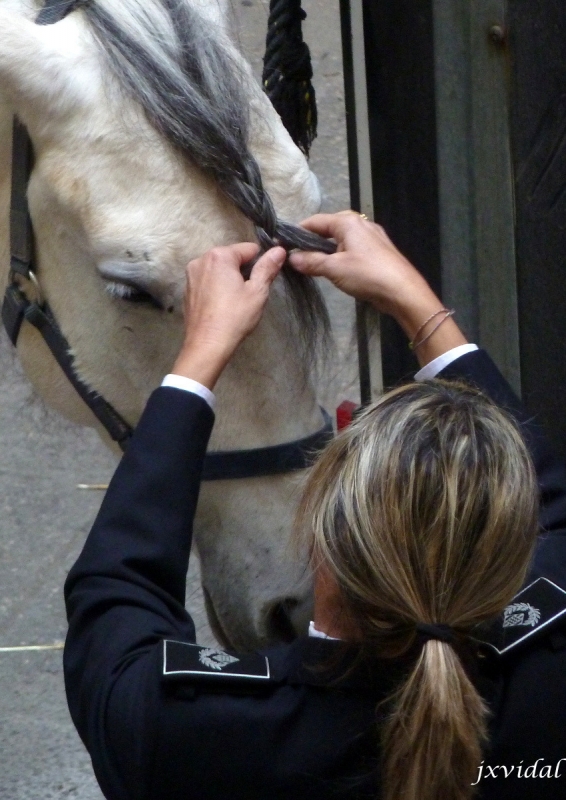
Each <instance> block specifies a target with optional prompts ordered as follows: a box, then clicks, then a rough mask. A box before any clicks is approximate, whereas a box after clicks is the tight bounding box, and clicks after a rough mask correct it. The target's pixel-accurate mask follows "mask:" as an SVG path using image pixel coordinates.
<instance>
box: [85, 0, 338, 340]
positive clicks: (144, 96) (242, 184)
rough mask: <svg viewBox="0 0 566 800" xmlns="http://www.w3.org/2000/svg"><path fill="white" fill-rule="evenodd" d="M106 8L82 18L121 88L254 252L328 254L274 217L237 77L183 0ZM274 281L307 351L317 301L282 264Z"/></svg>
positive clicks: (320, 309)
mask: <svg viewBox="0 0 566 800" xmlns="http://www.w3.org/2000/svg"><path fill="white" fill-rule="evenodd" d="M152 5H154V6H155V7H154V9H153V10H152ZM128 6H131V11H132V21H131V24H130V25H127V24H125V19H126V17H125V16H124V12H125V11H126V13H128V8H127V7H128ZM110 8H111V6H110V4H107V3H105V2H97V0H93V2H90V3H87V4H86V6H85V7H84V12H85V14H86V15H87V18H88V20H89V23H90V25H91V27H92V30H93V33H94V35H95V36H96V38H97V40H98V42H99V45H100V47H101V49H102V51H103V53H104V54H105V56H106V58H107V61H108V64H109V66H110V68H111V70H112V72H113V73H114V75H115V76H116V77H117V79H118V81H119V83H120V85H121V86H122V87H123V88H124V90H125V91H127V93H128V94H129V95H130V97H131V98H132V99H133V100H135V101H136V102H137V103H139V104H140V105H141V106H142V108H143V109H144V111H145V114H146V116H147V118H148V120H149V122H150V124H151V125H152V126H153V127H154V128H155V129H156V130H157V131H158V132H159V133H160V134H161V135H162V136H163V137H164V138H165V139H166V140H167V141H168V142H170V143H171V144H172V145H173V146H174V147H175V148H176V150H177V151H178V152H179V153H180V154H181V155H182V156H183V157H184V158H186V159H188V160H190V161H191V162H192V163H193V164H195V165H196V166H197V167H199V168H200V169H202V170H203V171H204V172H205V173H206V174H208V175H209V176H211V177H212V178H213V180H214V181H215V183H216V184H217V186H218V187H219V188H220V189H221V191H222V192H223V193H224V194H225V196H226V197H227V198H228V199H229V200H230V201H231V202H232V203H234V205H235V206H236V207H237V208H238V209H239V210H240V211H241V212H242V213H243V214H244V215H245V216H246V217H247V218H248V219H250V220H251V221H252V222H253V224H254V226H255V230H256V235H257V238H258V241H259V243H260V246H261V247H262V249H267V248H269V247H272V246H273V245H274V244H275V243H277V244H281V245H283V246H284V247H285V248H286V249H287V250H291V249H293V248H296V247H298V248H301V249H305V250H324V251H326V252H333V250H334V246H333V245H332V244H331V243H329V242H328V241H327V240H326V239H322V238H321V237H319V236H317V235H316V234H312V233H310V232H308V231H305V230H304V229H302V228H299V227H298V226H295V225H291V224H290V223H287V222H284V221H282V220H280V219H278V217H277V215H276V212H275V209H274V207H273V203H272V201H271V198H270V197H269V194H268V193H267V191H266V190H265V188H264V186H263V182H262V178H261V174H260V170H259V166H258V164H257V161H256V160H255V158H254V157H253V155H252V154H251V152H250V150H249V147H248V129H249V118H248V106H249V98H248V96H247V93H246V88H245V87H246V79H245V77H244V75H243V73H242V69H241V67H240V65H239V64H238V63H237V62H236V61H235V59H234V58H233V56H232V55H231V53H230V52H229V50H228V48H226V47H225V46H224V45H223V43H222V40H221V38H220V37H218V36H214V35H211V32H210V28H211V25H210V23H209V22H208V21H207V20H205V19H204V17H203V16H201V14H199V13H198V11H196V10H195V9H194V8H191V6H190V4H189V3H188V2H187V0H155V4H152V3H144V4H139V3H137V4H133V3H127V2H124V3H122V4H121V7H120V14H119V15H118V14H114V13H113V12H112V11H110V10H109V9H110ZM134 15H135V16H134ZM283 275H284V278H285V280H286V284H287V288H288V290H289V296H290V299H291V301H292V307H293V310H294V312H295V314H296V317H297V319H298V321H299V322H300V331H301V335H302V337H303V338H304V339H305V341H306V342H307V344H312V343H313V340H314V339H315V337H316V334H317V332H318V331H319V330H320V328H322V330H323V331H324V332H325V333H326V332H327V330H328V325H329V323H328V315H327V311H326V306H325V304H324V301H323V299H322V297H321V295H320V293H319V290H318V288H317V287H316V285H315V283H314V281H313V280H312V279H310V278H307V277H305V276H303V275H300V274H299V273H297V272H295V271H294V270H293V269H291V268H290V267H289V266H286V267H284V270H283Z"/></svg>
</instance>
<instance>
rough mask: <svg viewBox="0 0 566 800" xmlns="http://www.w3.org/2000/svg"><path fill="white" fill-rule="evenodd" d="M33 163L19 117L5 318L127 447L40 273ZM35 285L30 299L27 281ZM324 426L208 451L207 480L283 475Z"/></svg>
mask: <svg viewBox="0 0 566 800" xmlns="http://www.w3.org/2000/svg"><path fill="white" fill-rule="evenodd" d="M86 2H88V0H66V1H65V0H46V2H45V4H44V6H43V8H42V10H41V12H40V14H39V16H38V17H37V20H36V22H37V24H39V25H50V24H53V23H55V22H58V21H59V20H61V19H63V18H64V17H65V16H67V14H69V13H70V12H71V11H73V10H74V9H75V8H77V7H79V6H81V5H85V3H86ZM32 169H33V147H32V143H31V140H30V137H29V134H28V132H27V130H26V128H25V127H24V126H23V125H22V124H21V123H20V122H18V120H14V127H13V139H12V196H11V207H10V249H11V258H10V276H9V283H8V288H7V289H6V292H5V295H4V301H3V303H2V321H3V323H4V327H5V328H6V331H7V333H8V336H9V337H10V340H11V342H12V344H13V345H14V347H15V346H16V345H17V342H18V337H19V333H20V329H21V326H22V323H23V322H24V320H25V321H26V322H29V323H30V324H32V325H33V326H34V327H35V328H36V329H37V330H38V331H39V333H40V334H41V336H42V338H43V340H44V342H45V343H46V345H47V346H48V348H49V350H50V351H51V354H52V355H53V357H54V358H55V360H56V361H57V363H58V364H59V366H60V367H61V369H62V370H63V372H64V373H65V376H66V377H67V379H68V380H69V382H70V383H71V384H72V386H73V388H74V389H75V390H76V392H77V393H78V395H79V396H80V398H81V399H82V400H83V401H84V403H86V405H87V406H88V407H89V408H90V410H91V411H92V412H93V414H94V415H95V417H96V418H97V420H98V421H99V422H100V424H101V425H102V426H103V427H104V428H105V429H106V431H107V433H108V435H109V436H110V437H111V438H112V439H113V441H115V442H117V444H118V445H119V446H120V447H121V449H122V450H123V451H124V450H125V449H126V447H127V445H128V442H129V440H130V439H131V437H132V434H133V428H132V426H131V425H130V424H129V423H128V422H126V420H124V419H123V418H122V416H121V415H120V414H119V413H118V412H117V411H116V409H115V408H113V406H112V405H111V404H110V403H109V402H108V401H107V400H105V399H104V397H102V395H100V394H99V393H98V392H96V391H95V390H93V389H91V388H90V387H89V386H87V384H85V383H84V382H83V381H82V380H81V378H80V377H79V375H78V374H77V372H76V370H75V367H74V359H73V356H72V355H71V347H70V345H69V343H68V341H67V339H66V338H65V336H64V335H63V332H62V331H61V329H60V327H59V325H58V324H57V321H56V319H55V317H54V316H53V313H52V311H51V309H50V308H49V305H48V304H47V302H46V301H45V300H44V298H43V295H42V292H41V286H40V283H39V281H38V279H37V276H36V270H35V268H34V266H35V246H34V233H33V226H32V222H31V217H30V213H29V207H28V201H27V187H28V182H29V178H30V175H31V171H32ZM23 282H27V283H28V284H29V287H28V288H31V289H32V292H33V294H34V296H35V299H34V300H29V299H28V297H27V295H26V293H25V292H24V290H23V286H22V283H23ZM320 410H321V413H322V415H323V418H324V426H323V427H322V428H321V429H320V430H318V431H316V432H315V433H313V434H311V435H310V436H307V437H305V438H303V439H297V440H296V441H293V442H287V443H285V444H280V445H273V446H270V447H260V448H254V449H250V450H226V451H215V452H210V453H207V454H206V457H205V461H204V468H203V475H202V477H203V480H208V481H213V480H228V479H232V478H254V477H262V476H266V475H278V474H281V473H283V472H292V471H295V470H300V469H305V468H306V467H308V466H310V464H311V463H312V460H313V456H314V455H315V453H316V451H318V450H320V449H321V448H322V447H324V446H325V444H327V442H328V441H329V440H330V439H331V438H332V435H333V427H332V420H331V418H330V416H329V415H328V413H327V412H326V411H325V410H324V409H323V408H321V409H320Z"/></svg>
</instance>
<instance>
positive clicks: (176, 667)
mask: <svg viewBox="0 0 566 800" xmlns="http://www.w3.org/2000/svg"><path fill="white" fill-rule="evenodd" d="M270 678H271V675H270V668H269V661H268V659H267V658H266V657H265V656H260V655H256V654H253V653H252V654H245V655H238V656H233V655H231V654H230V653H226V652H225V651H224V650H217V649H216V648H215V647H203V646H202V645H200V644H191V643H190V642H179V641H175V640H173V639H165V640H164V641H163V679H164V680H166V681H169V680H172V681H174V680H185V681H186V680H188V679H190V680H191V681H192V682H206V681H210V680H212V681H220V682H223V681H227V682H232V683H234V682H235V683H240V684H249V683H253V682H254V681H255V682H260V683H264V682H266V681H269V680H270Z"/></svg>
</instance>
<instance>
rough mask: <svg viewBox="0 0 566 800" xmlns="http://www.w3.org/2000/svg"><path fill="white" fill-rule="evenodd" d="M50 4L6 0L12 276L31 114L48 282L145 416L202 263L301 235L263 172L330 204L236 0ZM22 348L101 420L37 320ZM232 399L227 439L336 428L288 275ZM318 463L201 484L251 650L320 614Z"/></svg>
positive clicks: (205, 514) (234, 375)
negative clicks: (17, 132)
mask: <svg viewBox="0 0 566 800" xmlns="http://www.w3.org/2000/svg"><path fill="white" fill-rule="evenodd" d="M40 6H41V3H40V2H35V1H34V0H0V225H1V227H0V290H1V291H2V293H3V291H4V288H5V286H6V284H7V281H8V271H9V270H8V264H9V255H8V249H9V248H8V239H9V236H8V208H9V194H10V171H11V170H10V163H11V162H10V151H11V126H12V116H13V114H17V116H18V117H19V118H20V120H21V121H23V123H24V124H25V125H26V127H27V129H28V131H29V133H30V136H31V139H32V142H33V146H34V152H35V167H34V170H33V174H32V178H31V181H30V184H29V191H28V197H29V202H30V209H31V216H32V220H33V224H34V230H35V234H36V242H37V261H36V264H37V276H38V279H39V281H40V284H41V289H42V292H43V294H44V296H45V298H46V299H47V301H48V303H49V305H50V307H51V309H52V311H53V313H54V316H55V317H56V319H57V322H58V324H59V326H60V328H61V329H62V331H63V333H64V335H65V337H66V339H67V341H68V342H69V343H70V346H71V348H72V354H73V356H74V364H75V369H76V370H77V372H78V374H79V375H80V377H81V379H82V380H83V381H84V382H85V383H86V384H87V385H88V386H89V387H92V388H93V389H95V390H96V391H98V392H99V393H100V394H101V395H103V396H104V397H105V398H106V399H107V400H108V401H109V402H110V403H111V404H112V406H113V407H114V408H115V409H116V410H117V411H118V412H119V413H120V414H121V415H122V416H123V417H124V419H125V420H127V422H128V423H130V424H132V425H135V423H136V421H137V420H138V418H139V416H140V414H141V412H142V410H143V408H144V405H145V403H146V401H147V399H148V396H149V394H150V392H151V391H152V390H153V389H154V388H155V387H156V386H158V385H159V383H160V381H161V379H162V377H163V375H164V374H166V373H167V372H168V371H169V369H170V367H171V364H172V363H173V360H174V357H175V354H176V351H177V348H178V347H179V345H180V342H181V336H182V330H183V326H182V297H183V293H184V288H185V281H184V266H185V264H186V263H187V261H189V260H190V259H191V258H194V257H195V256H197V255H199V254H201V253H203V252H204V251H206V250H207V249H209V248H211V247H213V246H216V245H224V244H228V243H232V242H235V241H240V240H245V239H248V240H250V239H253V238H254V237H259V239H260V241H263V242H265V243H268V242H269V241H270V240H271V237H273V236H274V235H276V236H278V237H279V238H280V239H283V240H286V241H287V244H288V245H289V246H292V245H293V242H294V241H295V239H294V237H296V232H293V230H292V229H291V228H290V227H289V226H285V225H284V224H281V223H280V222H278V221H276V220H275V216H274V214H273V209H272V207H271V206H270V203H269V199H268V196H267V194H266V193H265V192H264V191H263V189H262V186H261V180H263V184H264V185H265V187H266V189H267V190H268V192H269V196H270V197H271V198H272V199H273V203H274V206H275V208H276V209H277V217H278V218H279V219H284V220H287V221H290V222H293V221H294V222H296V221H297V220H299V219H301V218H304V217H305V216H307V215H309V214H311V213H313V212H315V211H316V210H317V209H318V207H319V201H320V197H319V188H318V184H317V181H316V179H315V178H314V176H313V175H312V173H311V172H310V171H309V169H308V166H307V164H306V161H305V159H304V157H303V156H302V154H301V153H300V152H299V150H298V149H297V148H296V147H295V146H294V145H293V143H292V142H291V140H290V138H289V136H288V134H287V132H286V131H285V129H284V128H283V126H282V124H281V122H280V120H279V117H278V116H277V114H276V113H275V112H274V110H273V108H272V107H271V105H270V103H269V102H268V100H267V99H266V97H265V95H264V94H263V93H262V91H261V90H260V88H259V87H258V86H257V85H256V83H255V81H254V80H253V78H252V77H251V74H250V70H249V68H248V66H247V65H246V63H245V62H244V60H243V59H242V57H241V55H240V54H239V52H238V51H237V49H236V48H235V46H234V45H233V44H232V42H231V40H230V38H229V34H228V22H227V19H228V17H227V10H226V8H225V6H224V2H222V1H221V0H143V2H142V0H119V1H117V0H92V1H91V2H90V3H88V4H87V5H85V6H84V7H82V8H78V9H76V10H74V11H73V12H72V13H70V14H69V15H68V16H66V17H65V18H64V19H63V20H62V21H60V22H57V23H56V24H53V25H47V26H39V25H36V24H34V22H33V20H34V19H35V18H36V16H37V13H38V11H39V8H40ZM105 26H106V27H105ZM108 30H110V32H111V33H112V31H114V33H115V34H116V37H117V38H116V41H114V40H113V39H112V36H110V38H108V37H109V34H108ZM181 40H182V41H183V43H181ZM120 41H121V42H122V44H123V42H126V44H127V46H128V47H129V48H130V54H129V55H128V54H127V53H126V54H124V53H123V52H121V51H120V47H122V44H120ZM117 42H118V44H117ZM195 52H196V53H197V54H198V57H199V65H198V69H197V68H196V67H195V65H194V63H193V62H192V61H191V58H192V57H193V55H194V53H195ZM195 70H196V74H192V73H194V72H195ZM156 75H157V76H158V78H157V80H155V76H156ZM167 81H168V85H163V84H164V83H165V82H167ZM191 81H192V82H193V84H191ZM160 85H161V90H160ZM195 85H196V89H195ZM185 91H190V92H192V93H193V95H194V96H193V97H192V100H191V102H188V101H187V100H186V96H185ZM203 98H204V101H206V102H207V103H209V104H210V109H208V110H207V108H206V106H203V107H200V106H199V103H200V104H201V105H202V102H204V101H203ZM140 100H141V102H142V103H143V104H144V106H145V107H144V108H142V105H141V104H140ZM210 116H213V117H214V118H215V120H216V121H217V122H218V120H219V122H218V124H217V127H216V129H215V128H214V127H213V126H212V127H211V125H210ZM247 116H249V124H248V120H247ZM222 126H224V133H226V135H227V136H228V139H229V141H228V144H226V142H225V141H220V140H219V139H218V135H219V130H220V132H221V133H222ZM183 137H184V138H183ZM191 137H192V139H195V141H192V139H191ZM215 137H217V139H218V140H216V139H215ZM197 140H198V141H197ZM246 140H247V144H246ZM223 147H224V148H225V150H226V152H218V151H219V150H220V151H221V150H222V148H223ZM191 148H192V150H191ZM199 148H200V151H199ZM230 148H232V150H230ZM238 148H239V152H236V150H238ZM201 151H202V152H201ZM187 152H188V157H187ZM236 157H237V159H238V161H237V162H235V161H234V159H235V158H236ZM207 159H208V161H207ZM209 162H210V163H209ZM197 164H199V165H200V166H197ZM256 164H257V165H259V168H260V171H261V179H260V177H259V172H258V171H257V168H256ZM219 179H220V181H221V182H220V184H219V183H218V180H219ZM32 288H33V287H31V286H29V285H28V286H26V287H25V290H26V292H27V293H30V294H31V292H32ZM307 289H308V287H307ZM300 291H301V287H299V292H300ZM309 291H310V290H309ZM18 355H19V358H20V359H21V362H22V364H23V366H24V369H25V371H26V373H27V375H28V377H29V379H30V380H31V382H32V383H33V385H34V387H35V389H36V390H37V392H38V393H39V394H40V395H41V396H42V397H43V398H44V399H45V400H46V401H47V402H48V403H49V404H50V405H51V406H53V407H54V408H55V409H57V410H58V411H60V412H61V413H62V414H64V415H65V416H66V417H67V418H69V419H71V420H74V421H75V422H78V423H80V424H82V425H93V426H96V425H97V422H96V420H95V419H94V417H93V415H92V414H91V412H90V411H89V410H88V409H87V408H86V406H85V405H84V404H83V402H82V401H81V400H80V399H79V397H78V395H77V394H76V392H75V391H74V390H73V389H72V387H71V386H70V384H69V383H68V381H67V380H66V379H65V377H64V375H63V373H62V372H61V370H60V369H59V367H58V366H57V364H56V363H55V361H54V360H53V358H52V356H51V354H50V352H49V351H48V350H47V348H46V346H45V344H44V343H43V340H42V339H41V338H40V336H39V335H38V333H37V331H36V330H35V329H34V328H33V327H32V326H31V325H29V324H28V323H25V322H24V324H23V326H22V330H21V333H20V337H19V340H18ZM216 394H217V401H218V405H217V421H216V425H215V429H214V433H213V438H212V442H211V449H213V450H238V449H242V448H257V447H263V446H267V445H275V444H279V443H282V442H287V441H290V440H295V439H299V438H302V437H305V436H307V435H309V434H311V433H313V432H314V431H316V430H318V429H320V428H321V426H322V422H323V421H322V418H321V412H320V409H319V407H318V404H317V402H316V398H315V394H314V390H313V387H312V385H311V383H310V381H309V379H308V377H307V376H305V369H304V365H303V364H302V358H301V348H300V346H299V329H298V326H297V324H296V322H295V318H294V316H293V314H292V308H291V304H290V302H289V292H288V289H287V288H286V286H285V285H284V282H283V281H279V283H278V285H276V287H275V290H274V293H273V298H272V300H271V302H270V305H269V308H268V312H267V313H266V315H265V317H264V319H263V321H262V323H261V325H260V327H259V328H258V330H257V331H256V332H255V333H254V335H253V336H251V337H250V338H249V339H248V340H247V341H246V342H245V343H244V344H243V345H242V347H241V349H240V350H239V352H238V354H237V356H236V357H235V358H234V360H233V363H232V364H231V365H230V366H229V368H228V369H227V370H226V373H225V375H224V376H223V378H222V379H221V381H220V382H219V384H218V386H217V391H216ZM101 435H102V436H103V437H104V436H105V433H104V431H101ZM300 477H301V473H294V474H292V475H284V476H274V477H267V478H252V479H246V480H231V481H225V480H222V481H218V482H210V483H206V484H204V485H203V487H202V492H201V498H200V503H199V509H198V515H197V520H196V530H195V538H196V544H197V547H198V552H199V555H200V562H201V574H202V582H203V587H204V590H205V598H206V601H207V608H208V612H209V618H210V620H211V623H212V627H213V630H214V631H215V633H216V634H217V636H218V637H219V638H220V639H221V640H222V641H223V642H224V643H225V644H231V645H233V646H235V647H238V648H253V647H256V646H258V645H259V644H262V643H265V642H267V641H271V640H274V639H278V638H286V637H290V636H292V635H293V634H294V633H295V632H297V631H300V630H302V629H304V625H305V622H306V619H307V618H308V615H309V613H310V596H311V592H310V578H309V577H308V575H307V574H306V573H305V570H304V568H303V567H302V566H301V565H300V564H297V562H296V561H295V560H294V558H293V556H292V554H291V553H290V552H289V548H288V540H289V533H290V529H291V522H292V517H293V510H294V506H295V500H296V493H297V490H298V485H299V484H300Z"/></svg>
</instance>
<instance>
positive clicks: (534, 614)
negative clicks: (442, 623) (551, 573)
mask: <svg viewBox="0 0 566 800" xmlns="http://www.w3.org/2000/svg"><path fill="white" fill-rule="evenodd" d="M564 625H566V591H565V590H564V589H561V588H560V586H557V585H556V584H555V583H553V582H552V581H549V580H548V578H537V580H536V581H533V583H531V584H529V585H528V586H526V587H525V588H524V589H522V590H521V591H520V592H519V593H518V594H517V595H515V597H514V598H513V601H512V602H511V603H510V604H509V605H508V606H507V608H505V609H504V610H503V614H502V615H501V616H500V617H498V619H497V620H496V622H494V623H493V625H491V626H490V628H489V631H488V633H487V635H486V636H485V637H484V636H479V637H478V638H479V639H480V640H481V642H482V643H483V644H485V645H487V646H488V647H489V648H491V649H492V650H494V651H495V652H496V653H498V654H499V655H501V656H503V655H506V654H507V653H511V652H515V651H516V650H517V649H519V647H521V646H522V645H526V644H532V643H534V641H538V640H539V639H541V638H543V637H544V636H546V635H548V634H551V633H552V632H554V631H555V630H556V629H557V628H559V627H562V626H564Z"/></svg>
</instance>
